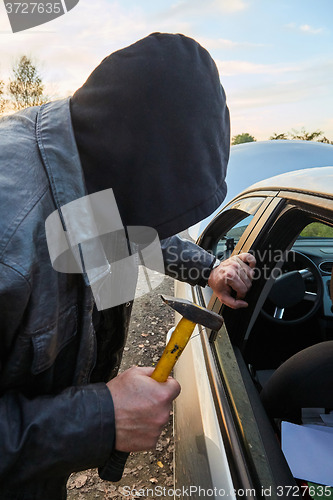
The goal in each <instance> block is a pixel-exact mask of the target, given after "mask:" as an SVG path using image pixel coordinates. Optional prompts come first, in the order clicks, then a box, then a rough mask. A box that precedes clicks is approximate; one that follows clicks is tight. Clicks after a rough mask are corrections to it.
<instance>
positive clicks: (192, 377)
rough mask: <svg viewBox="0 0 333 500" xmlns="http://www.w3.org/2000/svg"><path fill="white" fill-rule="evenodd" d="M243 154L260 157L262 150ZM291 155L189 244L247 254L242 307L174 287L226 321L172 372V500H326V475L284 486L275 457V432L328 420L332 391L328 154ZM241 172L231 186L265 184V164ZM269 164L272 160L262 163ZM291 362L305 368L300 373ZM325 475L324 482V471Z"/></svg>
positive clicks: (332, 222) (205, 333) (286, 476)
mask: <svg viewBox="0 0 333 500" xmlns="http://www.w3.org/2000/svg"><path fill="white" fill-rule="evenodd" d="M272 142H273V141H272ZM278 142H280V145H278V144H277V143H278ZM286 142H288V141H276V144H273V146H272V147H274V148H276V149H275V151H276V155H278V157H279V158H280V160H281V161H282V160H283V158H285V159H286V158H288V151H287V152H285V153H283V148H287V149H288V148H290V147H291V146H290V144H289V143H288V144H286ZM290 142H292V141H290ZM281 143H282V144H281ZM266 144H267V143H264V148H266V147H267V146H266ZM249 147H252V148H257V152H258V154H259V153H260V151H259V149H260V143H258V144H257V145H252V146H251V145H249V146H247V147H246V148H245V149H248V148H249ZM279 147H280V151H281V152H280V154H279V153H278V150H279ZM297 148H298V154H296V156H299V157H300V158H299V160H300V161H298V162H296V166H295V169H297V170H295V171H291V172H288V173H284V174H282V175H277V176H275V177H272V178H269V179H267V180H264V181H260V182H259V183H257V184H255V185H253V186H252V187H249V188H246V189H244V191H243V192H242V193H240V194H239V195H238V196H235V197H234V198H233V199H232V200H231V201H229V203H228V204H227V205H226V206H225V207H224V208H223V209H222V210H221V211H220V212H219V213H218V214H217V215H215V217H214V218H213V219H212V220H210V221H208V224H207V225H206V227H205V228H204V229H203V230H202V232H201V234H200V236H199V238H198V240H197V242H198V244H199V245H200V246H202V247H203V248H205V249H206V250H208V251H210V252H213V253H214V254H215V255H216V256H217V257H218V258H219V259H220V260H223V259H225V258H227V257H229V256H230V255H237V254H239V253H241V252H252V253H253V254H254V255H255V257H256V260H257V268H256V274H255V277H254V280H253V285H252V288H251V290H250V292H249V293H248V296H247V297H246V300H247V302H248V304H249V306H248V308H246V309H242V310H231V309H229V308H228V307H225V306H221V304H220V302H219V301H218V300H217V298H216V297H215V296H214V295H213V294H212V291H211V290H210V288H209V287H206V288H204V289H202V288H200V287H190V286H189V285H187V284H184V283H180V282H177V284H176V289H175V293H176V295H177V296H178V297H183V298H186V299H189V300H191V301H194V302H196V303H197V304H199V305H202V306H205V307H208V308H210V309H212V310H214V311H216V312H219V313H220V314H221V315H222V316H223V318H224V325H223V327H222V328H221V330H220V331H210V330H207V329H205V328H203V327H196V329H195V332H194V334H193V336H192V338H191V340H190V342H189V344H188V346H187V347H186V349H185V351H184V353H183V354H182V357H181V358H180V360H179V361H178V364H177V365H176V367H175V377H176V379H177V380H178V381H179V382H180V384H181V386H182V392H181V395H180V396H179V397H178V398H177V400H176V404H175V422H174V425H175V492H176V496H178V497H179V498H181V497H183V498H186V497H189V496H190V497H191V498H208V497H210V498H232V499H238V498H244V497H245V498H249V499H251V498H252V499H256V498H269V499H278V498H291V497H293V498H320V497H322V498H333V497H331V496H330V495H331V489H330V488H329V485H332V484H333V472H332V473H331V479H329V480H328V481H332V482H331V483H330V482H328V483H327V482H326V483H325V484H323V485H322V486H313V485H312V483H311V482H309V481H308V480H306V481H304V479H306V478H303V477H294V476H295V473H293V471H292V470H291V468H290V464H289V465H288V462H287V460H286V458H285V456H284V453H283V451H282V449H281V421H288V422H292V423H293V425H294V424H295V425H300V424H301V425H303V424H307V423H308V422H309V421H311V422H312V423H317V424H318V421H319V420H320V415H321V414H323V413H325V412H326V413H327V414H329V412H330V410H332V409H333V390H328V389H327V387H329V388H331V389H332V388H333V360H332V362H331V363H330V365H331V367H332V368H329V369H328V370H326V368H325V367H324V368H323V363H322V362H321V359H322V358H321V354H320V353H319V354H318V353H317V351H318V350H320V349H321V350H322V351H325V353H326V354H327V352H329V351H328V349H329V348H332V345H333V309H332V307H333V306H332V298H331V297H330V281H331V274H332V268H333V167H329V166H325V165H329V161H330V159H331V165H333V146H329V145H322V144H321V145H320V144H319V145H318V144H314V143H312V144H307V143H303V146H302V145H301V144H298V145H297ZM302 148H303V149H302ZM311 150H312V151H313V152H314V153H313V156H312V157H311ZM289 151H290V149H289ZM301 151H303V152H304V155H305V156H304V155H303V153H301ZM320 151H323V152H324V156H323V160H322V165H318V161H320ZM302 155H303V164H305V166H306V167H309V166H310V165H311V166H312V167H313V168H306V169H301V166H302V161H301V159H302ZM259 157H260V154H259ZM305 157H306V158H305ZM244 161H245V163H244V164H243V165H242V167H241V169H242V171H240V172H239V175H240V178H241V177H242V175H241V172H244V170H245V169H248V171H249V177H250V176H251V175H252V177H255V176H256V175H257V174H258V175H259V173H260V172H261V175H262V173H263V168H264V166H265V170H266V172H267V174H269V173H270V163H269V157H267V155H266V156H265V155H264V154H263V156H262V157H261V161H258V156H257V164H256V162H255V161H254V162H253V158H252V159H251V155H250V157H248V161H246V154H244ZM277 163H278V162H277V158H276V157H274V158H273V160H272V164H273V165H277ZM291 163H292V162H291V161H290V158H289V160H288V165H289V166H291V167H292V165H291ZM285 168H286V165H285V163H284V162H283V161H282V167H281V170H282V171H284V169H285ZM256 169H257V170H256ZM273 170H274V173H278V172H276V170H275V167H273ZM233 175H236V173H235V172H233ZM231 184H232V183H231ZM229 185H230V181H229ZM233 189H234V186H232V190H233ZM197 228H198V227H197ZM197 228H196V229H197ZM193 229H195V228H192V234H193ZM201 229H202V225H201ZM178 319H179V318H178ZM304 353H305V354H308V353H310V354H309V355H310V357H311V356H312V358H311V363H315V366H316V365H319V366H318V367H316V369H318V377H313V376H312V375H311V373H312V372H311V371H310V372H309V370H310V361H307V359H308V358H307V357H306V356H305V354H304ZM325 353H324V354H325ZM326 354H325V355H326ZM302 357H303V358H304V357H305V361H304V359H303V358H302ZM295 358H296V361H297V360H299V358H302V359H303V361H302V363H301V365H299V364H297V363H294V359H295ZM293 363H294V365H295V366H293ZM311 366H312V365H311ZM286 367H287V368H286ZM288 370H289V372H290V373H289V372H288ZM293 370H294V371H295V373H294V372H293ZM297 370H298V371H297ZM299 370H301V371H299ZM286 371H287V372H288V374H289V375H288V376H289V377H290V379H289V380H288V379H287V381H286ZM281 372H282V376H281ZM309 373H310V375H309ZM279 377H280V379H281V378H282V381H281V380H279ZM330 377H331V379H330ZM279 384H280V385H279ZM306 384H308V385H306ZM316 384H317V385H316ZM272 386H273V389H272ZM325 388H326V389H325ZM325 391H326V392H325ZM326 393H327V394H326ZM330 393H332V396H331V394H330ZM303 394H305V396H304V398H305V399H304V398H303ZM311 394H314V396H313V398H312V399H311V397H310V395H311ZM302 398H303V399H304V401H303V399H302ZM330 400H332V406H330V404H329V403H330ZM314 407H315V409H314ZM307 419H308V420H307ZM309 419H310V420H309ZM320 422H321V423H322V421H320ZM332 457H333V455H332ZM317 458H318V456H317ZM317 458H316V459H317ZM314 461H315V460H314ZM313 468H315V467H313ZM329 468H330V470H331V471H333V460H332V463H330V464H329ZM314 482H315V481H314ZM317 482H318V481H317ZM318 488H319V489H318ZM320 488H321V489H320ZM309 493H310V494H311V495H310V496H306V495H309Z"/></svg>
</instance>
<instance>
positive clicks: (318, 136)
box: [269, 128, 333, 144]
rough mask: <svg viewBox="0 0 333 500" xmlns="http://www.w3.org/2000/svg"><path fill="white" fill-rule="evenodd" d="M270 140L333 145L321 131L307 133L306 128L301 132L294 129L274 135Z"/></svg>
mask: <svg viewBox="0 0 333 500" xmlns="http://www.w3.org/2000/svg"><path fill="white" fill-rule="evenodd" d="M269 139H270V140H271V141H274V140H277V139H296V140H298V141H317V142H325V143H326V144H333V142H332V141H330V140H329V139H327V137H325V136H324V132H322V131H321V130H315V131H314V132H307V131H306V130H305V129H304V128H302V129H301V130H295V129H292V131H291V132H282V133H280V134H277V133H274V134H273V135H272V136H271V137H270V138H269Z"/></svg>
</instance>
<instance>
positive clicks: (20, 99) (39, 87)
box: [8, 56, 46, 110]
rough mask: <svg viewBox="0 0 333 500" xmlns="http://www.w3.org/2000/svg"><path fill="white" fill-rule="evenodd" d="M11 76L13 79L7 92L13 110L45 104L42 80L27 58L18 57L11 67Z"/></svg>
mask: <svg viewBox="0 0 333 500" xmlns="http://www.w3.org/2000/svg"><path fill="white" fill-rule="evenodd" d="M13 75H14V79H13V80H10V82H9V85H8V90H9V94H10V96H11V97H12V101H13V106H14V108H15V109H17V110H19V109H23V108H27V107H29V106H39V105H41V104H43V103H44V102H46V98H45V97H44V96H43V92H44V85H43V83H42V78H41V77H40V75H39V73H38V70H37V67H36V66H35V65H34V64H33V62H32V60H31V59H30V58H29V57H27V56H22V57H20V59H19V61H18V62H17V64H16V65H15V66H14V67H13Z"/></svg>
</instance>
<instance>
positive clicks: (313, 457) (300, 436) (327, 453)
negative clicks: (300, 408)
mask: <svg viewBox="0 0 333 500" xmlns="http://www.w3.org/2000/svg"><path fill="white" fill-rule="evenodd" d="M316 427H318V428H316ZM281 434H282V451H283V453H284V455H285V457H286V460H287V462H288V465H289V467H290V470H291V472H292V474H293V476H294V477H295V478H298V479H304V480H306V481H311V482H313V483H319V484H323V485H326V486H333V433H332V432H331V429H329V428H326V427H325V426H315V425H311V426H304V425H296V424H291V423H290V422H282V433H281Z"/></svg>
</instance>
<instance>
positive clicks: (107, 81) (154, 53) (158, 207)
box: [71, 33, 230, 239]
mask: <svg viewBox="0 0 333 500" xmlns="http://www.w3.org/2000/svg"><path fill="white" fill-rule="evenodd" d="M71 113H72V121H73V127H74V133H75V138H76V142H77V146H78V150H79V154H80V158H81V162H82V167H83V171H84V175H85V179H86V185H87V190H88V193H89V194H91V193H93V192H96V191H102V190H104V189H107V188H113V190H114V194H115V198H116V201H117V204H118V208H119V211H120V215H121V217H122V221H123V224H124V225H125V226H135V225H139V226H150V227H153V228H155V229H156V230H157V231H158V233H159V237H160V238H161V239H164V238H166V237H168V236H171V235H173V234H176V233H177V232H179V231H181V230H183V229H185V228H187V227H189V226H191V225H193V224H195V223H196V222H198V221H199V220H201V219H203V218H205V217H206V216H208V215H209V214H210V213H212V212H213V211H214V210H215V209H216V208H217V207H218V206H219V205H220V204H221V202H222V201H223V199H224V198H225V195H226V184H225V181H224V179H225V176H226V168H227V163H228V158H229V145H230V127H229V112H228V108H227V105H226V98H225V93H224V91H223V88H222V87H221V84H220V80H219V75H218V71H217V68H216V65H215V63H214V61H213V60H212V58H211V57H210V55H209V54H208V52H207V51H206V50H205V49H203V48H202V47H201V46H200V45H199V44H198V43H197V42H195V41H194V40H192V39H191V38H187V37H185V36H183V35H171V34H161V33H153V34H151V35H150V36H148V37H146V38H144V39H142V40H140V41H138V42H137V43H135V44H133V45H131V46H129V47H127V48H125V49H123V50H119V51H117V52H114V53H113V54H111V55H110V56H109V57H107V58H105V59H104V60H103V61H102V62H101V64H100V65H99V66H98V67H97V68H96V69H95V70H94V71H93V73H92V74H91V75H90V77H89V78H88V80H87V81H86V83H85V84H84V85H83V86H82V87H81V88H80V89H79V90H77V92H75V94H74V96H73V97H72V99H71Z"/></svg>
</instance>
